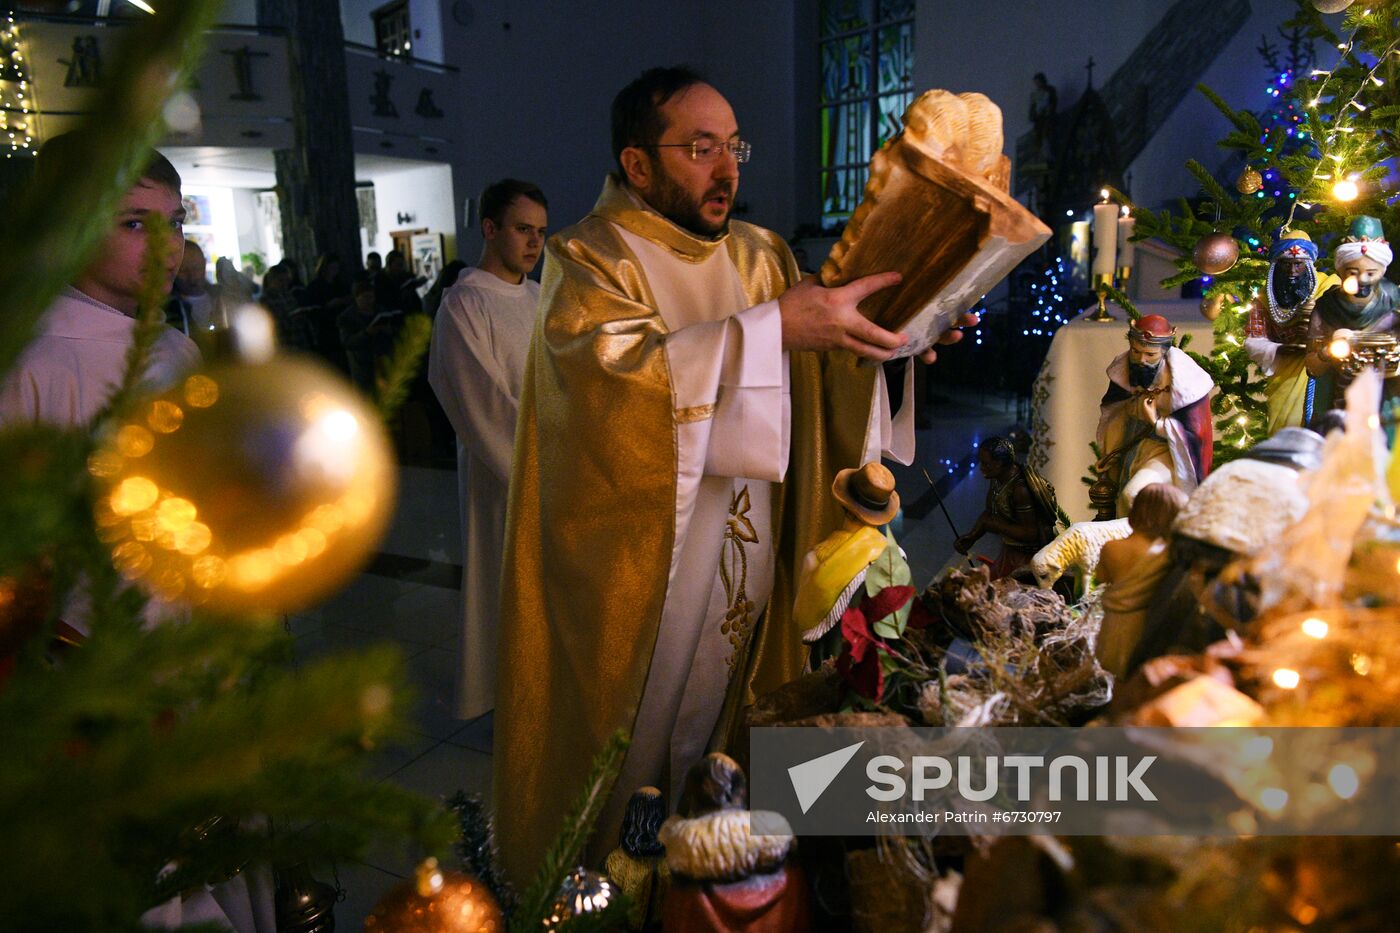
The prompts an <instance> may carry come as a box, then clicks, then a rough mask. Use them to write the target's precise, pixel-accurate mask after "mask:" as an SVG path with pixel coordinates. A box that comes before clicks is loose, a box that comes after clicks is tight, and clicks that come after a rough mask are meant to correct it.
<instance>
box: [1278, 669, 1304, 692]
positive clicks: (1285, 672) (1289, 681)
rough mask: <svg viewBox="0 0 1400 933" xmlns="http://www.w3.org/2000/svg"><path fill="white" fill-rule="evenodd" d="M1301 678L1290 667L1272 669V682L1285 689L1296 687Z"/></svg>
mask: <svg viewBox="0 0 1400 933" xmlns="http://www.w3.org/2000/svg"><path fill="white" fill-rule="evenodd" d="M1301 680H1302V677H1300V676H1299V675H1298V672H1297V671H1295V670H1292V669H1290V668H1287V667H1281V668H1279V669H1278V670H1276V671H1274V683H1275V684H1277V685H1278V686H1280V687H1282V688H1283V689H1285V690H1294V689H1296V688H1297V686H1298V684H1299V682H1300V681H1301Z"/></svg>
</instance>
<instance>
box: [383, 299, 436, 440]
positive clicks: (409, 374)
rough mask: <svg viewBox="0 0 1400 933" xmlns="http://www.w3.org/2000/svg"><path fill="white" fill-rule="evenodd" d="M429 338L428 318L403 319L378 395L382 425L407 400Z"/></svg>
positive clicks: (426, 349) (430, 338)
mask: <svg viewBox="0 0 1400 933" xmlns="http://www.w3.org/2000/svg"><path fill="white" fill-rule="evenodd" d="M432 337H433V319H432V318H430V317H428V316H427V315H426V314H410V315H407V316H406V317H405V318H404V321H403V327H402V328H401V329H400V330H399V336H398V339H397V340H395V341H394V352H393V353H392V354H390V356H389V365H388V370H387V373H386V375H385V382H384V388H383V389H382V390H380V393H379V416H380V417H381V418H383V419H384V421H385V422H390V421H393V420H394V415H396V414H397V413H398V410H399V406H401V405H402V404H403V403H404V400H405V399H407V398H408V391H409V389H410V388H411V387H412V385H413V380H414V379H416V378H417V376H418V371H419V365H420V364H421V363H422V361H423V355H424V354H425V353H427V352H428V343H429V341H430V340H432Z"/></svg>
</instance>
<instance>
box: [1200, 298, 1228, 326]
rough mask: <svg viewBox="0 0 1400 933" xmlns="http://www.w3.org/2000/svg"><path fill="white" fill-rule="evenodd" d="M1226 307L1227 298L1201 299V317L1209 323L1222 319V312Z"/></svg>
mask: <svg viewBox="0 0 1400 933" xmlns="http://www.w3.org/2000/svg"><path fill="white" fill-rule="evenodd" d="M1224 307H1225V296H1224V295H1215V296H1214V297H1210V296H1206V297H1203V298H1202V299H1201V317H1203V318H1205V319H1206V320H1207V321H1213V320H1215V319H1216V318H1218V317H1220V312H1221V310H1222V309H1223V308H1224Z"/></svg>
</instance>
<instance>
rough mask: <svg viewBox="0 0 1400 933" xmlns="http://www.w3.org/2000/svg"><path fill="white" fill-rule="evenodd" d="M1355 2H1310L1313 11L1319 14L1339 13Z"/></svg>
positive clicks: (1330, 0)
mask: <svg viewBox="0 0 1400 933" xmlns="http://www.w3.org/2000/svg"><path fill="white" fill-rule="evenodd" d="M1354 2H1356V0H1312V5H1313V9H1314V10H1317V11H1318V12H1319V13H1340V12H1342V11H1343V10H1345V9H1346V8H1347V7H1349V6H1351V5H1352V4H1353V3H1354Z"/></svg>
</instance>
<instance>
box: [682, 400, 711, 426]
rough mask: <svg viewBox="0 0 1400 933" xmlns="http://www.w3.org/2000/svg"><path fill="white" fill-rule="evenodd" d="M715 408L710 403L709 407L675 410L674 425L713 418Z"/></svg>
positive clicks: (701, 406) (697, 406)
mask: <svg viewBox="0 0 1400 933" xmlns="http://www.w3.org/2000/svg"><path fill="white" fill-rule="evenodd" d="M714 414H715V406H714V403H713V402H711V403H710V404H709V405H696V406H695V407H693V408H677V409H676V424H691V423H692V422H695V421H705V420H708V419H709V418H712V417H714Z"/></svg>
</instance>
